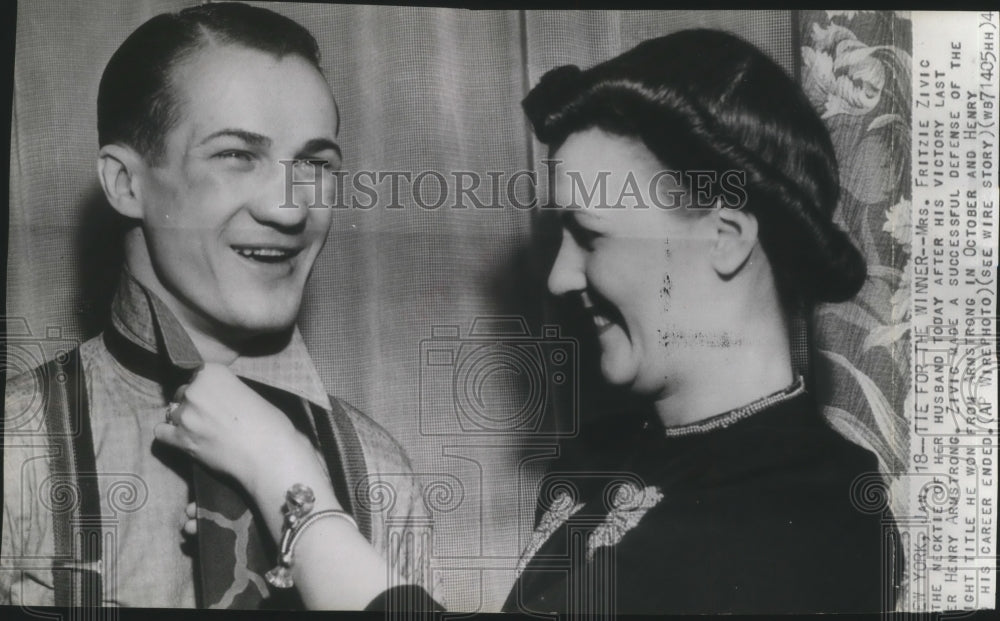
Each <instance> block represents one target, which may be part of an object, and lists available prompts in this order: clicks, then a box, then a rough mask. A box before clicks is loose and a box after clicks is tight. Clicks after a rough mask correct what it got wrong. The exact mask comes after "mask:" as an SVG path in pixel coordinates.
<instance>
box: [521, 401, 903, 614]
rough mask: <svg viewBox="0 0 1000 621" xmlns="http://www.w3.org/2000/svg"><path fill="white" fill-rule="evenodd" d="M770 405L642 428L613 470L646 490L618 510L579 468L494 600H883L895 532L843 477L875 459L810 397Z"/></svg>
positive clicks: (854, 604)
mask: <svg viewBox="0 0 1000 621" xmlns="http://www.w3.org/2000/svg"><path fill="white" fill-rule="evenodd" d="M793 388H794V387H793ZM789 393H791V394H789ZM772 401H777V402H776V403H773V404H771V405H769V406H767V407H766V408H765V409H763V410H762V411H756V412H754V413H751V414H749V415H747V416H746V417H745V418H742V419H739V420H735V421H733V420H732V417H731V419H730V421H729V422H730V423H731V424H729V425H728V426H725V427H723V426H721V424H720V425H718V426H715V428H712V427H713V425H712V424H711V420H712V419H710V421H709V424H707V425H705V424H702V425H701V427H700V428H697V429H688V430H686V431H687V432H688V433H687V434H686V435H685V434H684V432H683V431H681V433H678V431H680V430H678V429H677V428H674V430H672V431H671V433H674V434H676V435H674V436H673V437H667V432H666V430H665V429H664V428H663V427H659V426H656V425H652V424H650V425H648V426H647V428H646V429H645V431H644V432H643V433H642V434H641V435H640V437H639V440H638V442H637V445H636V446H635V449H634V451H633V452H632V454H631V457H630V458H629V459H628V460H627V462H626V463H624V464H623V465H622V468H621V471H622V475H623V476H622V478H623V479H628V478H630V475H631V474H634V475H637V476H638V478H639V479H641V484H644V485H645V486H649V487H647V488H646V493H645V494H641V496H643V497H642V498H641V499H639V500H635V499H634V498H633V499H632V500H631V501H626V502H625V503H623V504H622V505H619V507H620V508H619V510H617V511H615V509H614V507H615V503H614V501H613V500H612V501H611V502H609V501H608V498H609V497H613V496H614V494H613V493H609V492H608V489H609V485H604V486H603V487H602V486H600V485H597V486H595V485H592V484H591V485H589V486H588V485H587V483H588V482H592V481H593V479H594V474H593V473H591V474H589V475H588V476H587V477H586V478H587V481H586V482H584V481H581V482H580V484H579V485H576V486H575V487H576V488H577V489H585V488H586V487H589V488H590V494H589V498H586V499H585V500H584V501H583V502H582V504H583V507H582V508H578V509H577V511H576V512H575V513H573V515H572V517H571V518H570V519H569V520H568V521H566V522H563V523H562V525H561V526H559V527H558V529H557V530H555V532H554V534H552V535H551V536H549V537H548V539H547V540H546V541H545V543H544V544H543V545H541V547H540V548H539V549H538V551H537V552H536V553H535V555H534V557H533V558H532V560H531V561H530V563H528V565H527V567H526V569H525V570H524V571H523V573H522V574H521V575H520V577H519V578H518V580H517V582H516V584H515V585H514V589H513V591H512V592H511V594H510V596H509V597H508V599H507V602H506V604H505V606H504V610H505V611H509V612H514V611H519V610H527V611H534V612H552V611H560V612H566V611H569V610H570V609H571V608H572V609H573V610H577V611H580V612H592V613H599V614H600V613H610V612H612V611H614V612H618V613H726V612H731V613H790V612H827V613H830V612H878V611H882V610H892V609H893V607H894V605H895V591H896V588H895V585H896V584H898V576H899V571H900V562H901V558H899V557H898V555H896V554H895V552H894V551H895V550H896V549H898V546H894V545H890V544H892V543H893V542H895V541H896V538H897V537H898V534H897V531H896V529H895V527H894V526H893V524H892V520H891V516H890V515H889V514H888V512H887V511H886V512H882V511H878V512H876V513H870V512H869V513H866V512H863V511H861V510H859V509H858V508H856V507H855V503H854V502H852V484H853V483H854V482H855V481H856V480H858V478H859V477H862V476H863V475H866V474H870V473H877V472H878V464H877V460H876V458H875V456H874V455H872V454H871V453H870V452H868V451H866V450H864V449H862V448H860V447H858V446H857V445H855V444H853V443H852V442H850V441H848V440H846V439H845V438H843V437H842V436H841V435H839V434H838V433H837V432H836V431H834V430H833V429H832V428H830V427H828V426H827V424H826V423H825V421H824V420H823V418H822V417H821V415H820V414H819V412H818V411H817V408H816V406H815V404H814V402H813V399H812V397H811V396H810V395H809V394H808V393H805V392H803V391H802V390H798V391H796V392H794V393H792V389H789V391H788V393H786V394H785V395H779V399H776V400H775V399H772ZM728 415H729V414H727V415H722V416H721V417H715V420H716V421H717V422H721V423H722V424H724V423H725V422H727V421H725V420H724V419H725V417H726V416H728ZM705 427H708V429H705ZM626 473H629V474H626ZM598 478H599V477H598ZM613 479H614V475H609V476H608V477H607V479H606V480H607V481H608V482H609V483H611V484H612V485H611V486H612V487H613ZM635 487H638V486H635ZM634 491H635V488H634V487H633V492H634ZM855 494H857V491H855ZM633 496H635V495H634V494H633ZM556 504H558V503H556ZM574 504H576V503H574ZM857 504H863V503H857ZM609 509H611V511H610V512H611V513H613V514H615V513H617V517H616V519H611V520H609V519H608V514H609ZM637 514H640V515H637ZM636 518H639V519H638V521H637V522H636ZM542 521H543V522H544V521H545V519H544V518H543V520H542ZM633 523H634V526H632V527H631V528H628V526H630V525H632V524H633ZM609 524H617V525H618V527H617V528H609V527H608V525H609ZM602 525H603V526H602ZM595 530H597V531H599V534H600V536H598V537H597V539H598V540H599V541H602V542H604V545H600V544H597V545H595V543H594V541H592V539H593V538H594V537H595V535H594V534H593V533H594V532H595ZM609 531H611V535H610V536H609V535H608V532H609ZM623 531H624V532H623ZM588 539H591V541H588ZM614 542H617V543H616V544H615V543H614ZM610 544H614V545H610ZM883 549H885V550H887V552H886V553H885V555H883ZM883 559H885V560H883ZM883 585H885V586H883ZM571 604H572V606H571Z"/></svg>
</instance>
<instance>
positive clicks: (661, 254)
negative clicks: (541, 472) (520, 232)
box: [162, 30, 899, 613]
mask: <svg viewBox="0 0 1000 621" xmlns="http://www.w3.org/2000/svg"><path fill="white" fill-rule="evenodd" d="M524 108H525V111H526V113H527V115H528V117H529V119H530V121H531V123H532V125H533V127H534V130H535V133H536V135H537V137H538V139H539V140H540V141H541V142H542V143H544V144H546V145H547V146H548V147H549V149H550V154H551V157H552V158H553V159H554V160H557V161H558V162H559V163H558V164H557V166H556V168H555V170H556V172H555V177H554V180H553V186H552V187H553V188H554V196H553V197H552V198H553V199H554V201H553V202H554V203H555V205H556V206H559V207H560V208H561V217H562V222H563V235H562V243H561V247H560V250H559V254H558V256H557V258H556V261H555V264H554V265H553V267H552V272H551V274H550V277H549V283H548V284H549V288H550V290H551V291H552V293H554V294H556V295H572V296H576V297H577V298H578V299H579V301H580V303H581V304H582V305H583V307H584V308H585V309H586V311H587V313H588V314H589V316H590V317H591V318H592V320H593V324H594V328H595V330H596V332H597V335H598V340H599V342H600V346H601V371H602V373H603V375H604V377H605V379H606V380H607V381H608V382H610V383H611V384H614V385H619V386H624V387H626V388H627V389H628V390H629V391H630V392H631V393H633V394H635V395H637V396H639V397H640V398H642V399H644V400H645V401H646V402H647V403H648V404H649V406H650V411H651V412H652V413H653V415H652V416H650V418H649V419H648V420H647V421H645V422H644V423H643V424H642V425H641V426H640V427H639V428H637V429H635V430H632V432H630V433H631V435H629V437H630V438H631V439H632V440H631V441H632V445H631V447H630V450H629V456H628V458H627V459H626V460H625V461H624V462H623V463H621V464H620V467H619V468H617V469H616V472H617V474H611V475H609V476H607V477H606V479H607V480H608V482H609V485H605V486H600V485H598V486H597V487H596V488H595V487H594V486H589V487H588V486H584V485H576V484H575V482H574V481H572V480H569V481H562V482H558V484H556V485H554V486H552V487H551V489H562V490H563V491H562V493H552V494H550V495H547V498H546V499H545V500H546V501H547V502H545V503H544V504H545V505H547V506H546V510H545V512H544V514H543V515H542V517H541V519H540V520H539V523H538V528H537V530H536V533H535V537H534V539H533V541H532V542H531V544H530V545H529V546H528V549H527V550H526V551H525V555H524V558H523V560H522V564H521V567H520V568H519V572H518V579H517V582H516V584H515V585H514V589H513V590H512V592H511V595H510V597H509V598H508V600H507V603H506V605H505V610H509V611H517V610H530V611H538V612H547V611H575V612H598V613H602V612H603V613H610V612H615V611H616V612H626V613H632V612H634V613H664V612H667V613H704V612H735V613H766V612H778V613H781V612H848V611H864V612H874V611H878V610H891V609H892V608H893V606H894V597H895V589H894V587H893V586H892V585H895V584H896V582H895V572H896V571H898V566H897V564H898V561H899V559H898V558H892V557H888V558H885V559H884V558H883V555H882V549H883V547H884V546H885V543H884V542H883V539H884V537H885V536H886V535H885V534H884V533H883V526H882V523H881V516H879V515H872V514H865V513H862V512H861V511H859V510H858V509H856V508H855V507H854V506H853V505H852V502H851V486H852V483H854V482H855V481H856V480H857V478H858V477H859V476H861V475H862V474H865V473H868V472H875V471H877V462H876V459H875V457H874V456H873V455H871V454H870V453H868V452H866V451H865V450H863V449H861V448H859V447H857V446H855V445H853V444H851V443H850V442H848V441H847V440H845V439H843V438H842V437H840V436H839V435H838V434H837V433H836V432H834V431H833V430H832V429H830V428H829V427H828V426H827V425H826V424H825V423H824V421H823V420H822V418H821V417H820V415H819V413H818V409H817V405H816V403H815V402H814V401H813V400H812V397H811V395H810V394H809V393H808V391H806V389H805V387H804V386H803V381H802V379H801V378H799V377H795V376H794V375H793V371H792V359H791V353H790V352H791V346H790V338H789V317H790V316H791V314H792V313H795V312H799V311H801V310H802V309H808V307H809V306H810V305H811V304H813V303H816V302H819V301H840V300H845V299H848V298H850V297H851V296H852V295H854V294H855V293H856V292H857V291H858V289H859V288H860V287H861V285H862V283H863V281H864V278H865V264H864V260H863V258H862V256H861V255H860V253H859V252H858V251H857V249H855V248H854V246H853V245H852V244H851V242H850V240H849V239H848V238H847V236H846V235H845V234H844V233H843V232H842V231H840V230H839V229H838V228H837V227H836V226H835V225H834V224H833V222H832V214H833V210H834V208H835V206H836V204H837V195H838V187H839V185H838V176H837V164H836V160H835V156H834V152H833V148H832V145H831V143H830V140H829V137H828V135H827V132H826V129H825V128H824V126H823V123H822V121H821V120H820V119H819V117H818V116H817V114H816V113H815V111H814V110H813V109H812V108H811V107H810V105H809V103H808V101H807V99H806V97H805V95H804V94H803V93H802V91H801V89H800V88H799V87H798V86H797V85H796V84H795V83H794V82H793V81H792V80H791V79H790V78H788V76H786V75H785V74H784V73H783V71H782V70H781V69H780V68H779V67H778V66H777V65H775V63H774V62H772V61H771V60H770V59H768V58H767V57H766V56H764V55H763V54H762V53H761V52H760V51H759V50H757V49H756V48H754V47H753V46H751V45H749V44H747V43H746V42H744V41H742V40H740V39H738V38H736V37H734V36H732V35H729V34H725V33H722V32H716V31H709V30H690V31H683V32H678V33H675V34H672V35H669V36H666V37H662V38H659V39H654V40H650V41H646V42H644V43H642V44H640V45H639V46H637V47H635V48H634V49H632V50H630V51H628V52H626V53H624V54H622V55H621V56H618V57H616V58H614V59H612V60H609V61H607V62H605V63H602V64H600V65H597V66H595V67H593V68H591V69H589V70H586V71H581V70H579V69H578V68H576V67H573V66H564V67H560V68H557V69H554V70H552V71H550V72H549V73H547V74H546V75H545V76H544V77H543V78H542V80H541V82H540V83H539V84H538V85H537V86H536V87H535V88H534V89H533V90H532V91H531V92H530V93H529V94H528V96H527V98H526V99H525V101H524ZM182 414H183V415H182V416H180V417H179V418H180V420H179V421H178V422H179V425H178V426H177V427H176V428H170V429H169V430H165V432H164V434H163V435H162V437H163V439H164V440H165V441H167V442H169V443H171V444H174V445H177V446H180V447H182V448H185V449H186V450H188V451H189V452H191V453H192V455H194V456H195V457H196V458H198V459H201V460H202V461H204V462H205V463H207V464H208V465H209V466H212V467H215V468H218V469H220V470H222V471H224V472H227V473H229V474H231V475H233V476H234V477H236V478H237V480H239V481H240V482H242V483H243V484H244V486H245V487H247V489H248V490H249V491H250V492H251V494H252V495H253V496H254V498H255V500H256V501H257V502H258V506H259V507H261V508H262V511H265V512H266V511H267V510H266V509H264V508H265V507H273V509H272V511H271V513H270V517H269V518H268V521H269V524H270V528H271V532H272V534H273V535H274V536H275V538H276V540H277V539H278V538H279V537H280V533H281V515H280V513H278V512H277V508H276V505H277V504H278V502H279V501H278V500H277V498H276V496H277V495H279V494H280V492H279V491H278V490H282V489H286V488H287V487H288V486H289V485H290V484H291V483H293V482H303V483H307V484H308V485H310V486H311V487H313V488H324V487H329V486H328V485H324V484H323V482H324V481H326V479H325V473H324V472H323V471H322V468H321V465H320V464H319V462H318V461H317V460H311V459H310V458H308V456H307V457H303V458H301V459H298V460H297V461H296V463H287V462H290V461H295V460H294V459H292V458H291V457H288V458H287V459H286V460H284V461H285V462H286V463H285V464H284V466H283V467H282V468H280V469H277V470H280V472H276V469H275V468H273V467H268V465H267V464H264V463H262V462H261V460H260V459H259V457H257V455H259V454H260V451H263V450H266V448H267V447H266V446H256V447H250V446H245V445H239V443H237V442H234V438H235V434H227V433H223V432H218V431H217V428H218V425H216V424H215V423H213V421H215V420H216V419H218V420H222V419H224V418H225V413H219V412H207V411H203V410H200V409H199V408H197V404H188V407H185V408H183V409H182ZM254 416H256V417H257V418H259V419H260V420H259V421H258V423H255V424H259V425H261V426H262V427H263V428H265V429H268V432H267V433H266V434H263V435H265V436H269V437H272V438H281V437H284V436H285V435H287V434H291V433H293V429H292V428H291V425H290V424H288V423H287V422H286V421H283V419H282V418H281V417H279V416H277V415H276V414H275V413H274V412H273V411H271V410H269V409H268V408H267V407H265V406H264V405H262V406H261V409H260V411H259V412H256V413H254ZM244 424H247V423H244ZM260 435H262V434H258V436H260ZM306 452H307V453H308V451H306ZM286 453H287V452H286ZM592 478H593V477H591V479H592ZM588 490H589V491H588ZM318 494H320V492H318ZM321 495H322V500H321V501H317V502H318V505H317V507H319V505H320V504H322V505H323V506H324V507H332V508H336V506H335V505H336V499H335V498H333V495H332V494H330V493H328V490H325V489H324V490H323V491H322V492H321ZM189 528H190V527H189ZM888 530H889V531H891V530H892V529H888ZM890 549H891V546H890ZM295 555H296V557H295V558H296V560H295V566H294V568H293V570H292V573H293V576H294V580H295V582H296V584H297V585H298V587H299V590H300V593H301V595H302V597H303V600H304V601H305V603H306V605H307V606H309V607H317V608H327V607H365V606H368V607H375V608H377V607H384V606H385V605H386V604H387V602H388V601H390V599H391V598H393V597H401V596H403V592H404V591H406V590H407V587H403V590H402V591H399V590H396V591H392V592H390V593H386V592H385V591H386V589H387V587H388V585H389V581H388V578H387V577H386V570H385V564H384V563H383V562H381V560H380V559H378V558H377V555H375V554H374V552H372V550H371V548H370V547H368V546H367V544H366V542H365V540H364V539H363V538H361V537H360V535H358V534H357V531H356V530H354V529H353V528H352V527H351V525H350V524H349V523H348V522H347V521H346V520H340V519H330V520H322V521H319V522H316V523H315V525H314V526H312V527H311V529H310V530H309V531H307V532H305V533H303V534H302V537H301V540H300V541H299V543H298V547H297V548H296V550H295ZM331 559H351V562H350V564H349V565H348V564H346V563H338V562H335V561H331ZM331 585H336V586H337V588H331ZM883 585H889V587H887V588H883ZM412 589H415V587H411V590H412ZM344 593H350V594H351V596H350V598H348V597H347V596H346V595H343V594H344ZM405 596H406V597H413V596H414V594H413V592H409V593H405ZM418 596H419V597H421V598H423V599H421V600H420V601H421V602H422V604H420V605H421V606H432V605H433V603H432V602H431V600H429V598H427V596H426V594H418ZM345 598H346V599H345ZM347 599H349V601H347ZM398 601H402V600H398Z"/></svg>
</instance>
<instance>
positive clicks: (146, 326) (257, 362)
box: [111, 269, 331, 410]
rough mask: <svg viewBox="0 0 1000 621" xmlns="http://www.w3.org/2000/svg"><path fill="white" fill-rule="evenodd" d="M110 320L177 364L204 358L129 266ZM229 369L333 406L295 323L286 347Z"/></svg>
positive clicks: (187, 367) (195, 364)
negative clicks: (160, 343)
mask: <svg viewBox="0 0 1000 621" xmlns="http://www.w3.org/2000/svg"><path fill="white" fill-rule="evenodd" d="M111 326H112V329H114V330H115V331H116V332H118V333H119V334H120V335H121V336H123V337H125V338H126V339H128V340H129V341H131V342H132V343H133V344H134V345H138V346H139V347H141V348H142V349H144V350H146V351H148V352H151V353H154V354H159V353H163V354H165V356H166V359H167V360H168V361H169V363H170V365H171V366H173V367H175V368H177V369H178V370H181V371H195V370H197V369H199V368H201V366H202V365H203V363H204V361H203V360H202V357H201V355H200V354H199V353H198V350H197V349H196V348H195V346H194V343H193V342H192V341H191V337H190V336H188V333H187V331H186V330H185V329H184V327H183V326H182V325H181V323H180V321H178V319H177V317H176V316H174V314H173V312H171V311H170V309H169V308H167V305H166V304H164V302H163V301H162V300H161V299H160V298H158V297H157V296H156V295H155V294H154V293H153V292H152V291H150V290H149V289H148V288H147V287H145V286H143V285H142V284H141V283H140V282H139V281H138V280H136V279H135V276H133V275H132V273H131V272H129V270H128V269H125V270H123V272H122V277H121V279H120V281H119V284H118V291H117V292H116V294H115V298H114V301H113V302H112V304H111ZM157 328H159V332H160V334H161V335H162V344H163V350H164V351H163V352H161V351H160V346H159V342H160V339H159V338H158V335H157ZM229 369H230V370H231V371H232V372H233V373H234V374H235V375H237V376H239V377H242V378H245V379H249V380H253V381H256V382H260V383H261V384H265V385H267V386H271V387H273V388H278V389H281V390H285V391H288V392H290V393H292V394H294V395H297V396H299V397H302V398H304V399H307V400H309V401H311V402H313V403H315V404H316V405H318V406H320V407H322V408H324V409H327V410H329V409H330V407H331V406H330V399H329V397H328V396H327V393H326V389H325V387H324V386H323V382H322V380H320V378H319V374H318V373H317V372H316V367H315V365H314V364H313V361H312V358H311V357H310V356H309V352H308V351H307V350H306V346H305V342H304V341H303V340H302V335H301V334H300V333H299V329H298V327H295V328H293V330H292V335H291V338H290V339H289V340H288V343H287V344H286V345H285V346H284V347H283V348H282V349H281V350H279V351H277V352H273V353H268V354H262V355H241V356H239V357H237V358H236V360H234V361H233V362H232V364H230V365H229Z"/></svg>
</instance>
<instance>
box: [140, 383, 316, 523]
mask: <svg viewBox="0 0 1000 621" xmlns="http://www.w3.org/2000/svg"><path fill="white" fill-rule="evenodd" d="M175 402H176V403H178V404H179V405H178V406H176V407H175V408H174V409H173V410H171V412H170V414H169V422H165V423H161V424H159V425H157V426H156V428H155V430H154V433H155V435H156V439H157V440H159V441H161V442H163V443H164V444H168V445H170V446H174V447H176V448H179V449H181V450H183V451H185V452H187V453H188V454H190V455H191V456H192V457H194V458H195V459H197V460H198V461H200V462H201V463H202V464H204V465H205V466H207V467H208V468H211V469H213V470H217V471H219V472H222V473H224V474H227V475H229V476H231V477H233V478H234V479H236V480H237V481H238V482H239V483H240V484H241V485H242V486H243V487H244V488H245V489H246V490H247V491H248V492H250V494H251V495H253V496H257V495H258V493H259V494H261V495H265V494H271V495H275V497H274V498H271V499H268V500H269V501H270V502H276V503H277V504H279V505H280V503H281V502H282V500H283V494H284V491H285V490H286V489H288V487H289V486H290V485H291V483H295V482H297V481H303V482H307V483H309V484H310V485H312V486H313V487H314V488H315V487H316V486H317V485H321V484H322V483H325V486H329V483H328V481H329V479H328V477H327V476H326V471H325V469H324V468H323V464H322V461H321V459H320V458H319V455H318V454H317V453H316V451H315V450H314V449H313V446H312V444H311V443H310V442H309V440H308V438H306V437H305V436H304V435H302V434H301V433H300V432H299V431H298V430H297V429H296V428H295V427H294V425H292V422H291V421H290V420H289V419H288V417H287V416H286V415H285V413H284V412H282V411H281V410H279V409H278V408H276V407H274V406H273V405H271V404H270V403H269V402H268V401H266V400H265V399H264V398H263V397H261V396H260V395H258V394H257V393H256V392H254V391H253V389H251V388H250V387H249V386H247V385H246V384H244V383H243V382H241V381H240V380H239V378H237V377H236V376H235V375H234V374H233V373H232V371H230V370H229V369H228V368H227V367H224V366H222V365H219V364H206V365H205V367H204V368H203V369H202V370H201V371H199V372H198V373H197V375H196V376H195V378H194V380H193V381H192V382H191V383H190V384H187V385H185V386H183V387H181V389H180V390H178V394H177V395H175ZM265 498H267V497H266V496H265Z"/></svg>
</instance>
